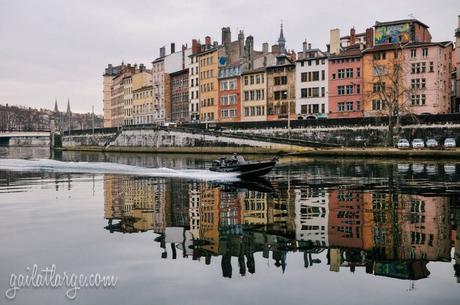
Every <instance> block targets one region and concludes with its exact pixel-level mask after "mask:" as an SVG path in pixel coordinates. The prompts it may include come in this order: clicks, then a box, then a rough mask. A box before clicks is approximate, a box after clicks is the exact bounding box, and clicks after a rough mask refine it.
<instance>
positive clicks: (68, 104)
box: [67, 98, 72, 113]
mask: <svg viewBox="0 0 460 305" xmlns="http://www.w3.org/2000/svg"><path fill="white" fill-rule="evenodd" d="M71 112H72V111H71V110H70V98H68V99H67V113H71Z"/></svg>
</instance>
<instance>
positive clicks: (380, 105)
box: [372, 100, 386, 110]
mask: <svg viewBox="0 0 460 305" xmlns="http://www.w3.org/2000/svg"><path fill="white" fill-rule="evenodd" d="M385 108H386V105H385V101H384V100H372V110H385Z"/></svg>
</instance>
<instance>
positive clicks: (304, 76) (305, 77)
mask: <svg viewBox="0 0 460 305" xmlns="http://www.w3.org/2000/svg"><path fill="white" fill-rule="evenodd" d="M300 81H301V82H302V83H305V82H307V81H308V73H307V72H302V73H300Z"/></svg>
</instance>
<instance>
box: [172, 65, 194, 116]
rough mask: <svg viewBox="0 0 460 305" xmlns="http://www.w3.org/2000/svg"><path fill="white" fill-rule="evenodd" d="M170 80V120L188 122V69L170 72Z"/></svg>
mask: <svg viewBox="0 0 460 305" xmlns="http://www.w3.org/2000/svg"><path fill="white" fill-rule="evenodd" d="M170 82H171V85H170V88H171V93H170V94H171V121H172V122H180V123H185V122H189V121H190V115H189V97H188V94H189V86H188V85H189V69H184V70H181V71H178V72H175V73H171V74H170Z"/></svg>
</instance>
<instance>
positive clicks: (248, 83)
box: [241, 68, 267, 121]
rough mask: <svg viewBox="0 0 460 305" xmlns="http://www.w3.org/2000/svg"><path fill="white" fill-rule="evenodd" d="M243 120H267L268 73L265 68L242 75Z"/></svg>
mask: <svg viewBox="0 0 460 305" xmlns="http://www.w3.org/2000/svg"><path fill="white" fill-rule="evenodd" d="M241 78H242V80H241V121H266V120H267V75H266V72H265V68H261V69H256V70H253V71H249V72H244V73H243V75H242V76H241Z"/></svg>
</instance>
